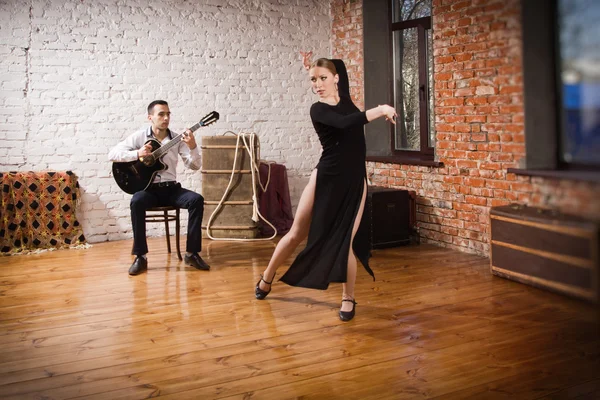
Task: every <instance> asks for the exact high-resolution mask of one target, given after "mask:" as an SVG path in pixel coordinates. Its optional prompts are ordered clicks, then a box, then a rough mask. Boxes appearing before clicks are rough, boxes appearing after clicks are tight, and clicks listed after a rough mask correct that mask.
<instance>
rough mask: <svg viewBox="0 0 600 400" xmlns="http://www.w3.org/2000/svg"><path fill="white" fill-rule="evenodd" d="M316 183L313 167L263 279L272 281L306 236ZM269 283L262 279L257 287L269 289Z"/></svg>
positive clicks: (315, 171) (315, 172)
mask: <svg viewBox="0 0 600 400" xmlns="http://www.w3.org/2000/svg"><path fill="white" fill-rule="evenodd" d="M316 183H317V170H316V169H315V170H314V171H313V172H312V174H311V175H310V179H309V180H308V184H307V185H306V187H305V188H304V191H303V192H302V196H300V202H299V203H298V209H297V210H296V215H295V216H294V223H293V224H292V228H291V229H290V231H289V232H288V233H287V234H286V235H285V236H284V237H282V238H281V240H280V241H279V243H277V247H275V251H274V252H273V255H272V256H271V261H269V265H268V266H267V269H266V270H265V272H264V273H263V277H264V280H265V281H267V282H272V281H273V278H274V277H275V273H276V272H277V268H279V266H280V265H281V264H283V263H284V262H285V260H287V259H288V257H289V256H291V255H292V253H293V252H294V250H296V247H298V245H299V244H300V243H301V242H302V241H303V240H304V239H306V237H307V236H308V230H309V228H310V221H311V217H312V210H313V204H314V202H315V186H316ZM269 287H270V285H268V284H266V283H265V282H263V281H260V283H259V288H260V289H261V290H265V291H266V290H269Z"/></svg>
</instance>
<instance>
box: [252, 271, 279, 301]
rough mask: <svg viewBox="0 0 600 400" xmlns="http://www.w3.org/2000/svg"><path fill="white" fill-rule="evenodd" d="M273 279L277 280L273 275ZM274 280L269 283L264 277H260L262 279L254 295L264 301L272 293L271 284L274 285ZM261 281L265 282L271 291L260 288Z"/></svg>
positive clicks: (257, 283) (257, 284)
mask: <svg viewBox="0 0 600 400" xmlns="http://www.w3.org/2000/svg"><path fill="white" fill-rule="evenodd" d="M273 279H275V275H273ZM273 279H271V282H267V281H265V280H264V277H263V276H262V275H261V276H260V279H259V280H258V282H256V289H255V290H254V295H255V296H256V298H257V299H258V300H264V299H265V297H267V295H268V294H269V293H271V288H272V287H273V286H272V285H271V284H272V283H273ZM260 281H263V282H264V283H266V284H267V285H269V290H262V289H261V288H260Z"/></svg>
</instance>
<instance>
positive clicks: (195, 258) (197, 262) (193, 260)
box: [183, 253, 210, 271]
mask: <svg viewBox="0 0 600 400" xmlns="http://www.w3.org/2000/svg"><path fill="white" fill-rule="evenodd" d="M183 260H184V261H185V263H186V264H187V265H191V266H192V267H194V268H196V269H200V270H202V271H208V270H210V265H208V264H207V263H206V262H204V260H203V259H202V258H201V257H200V256H199V255H198V253H193V254H192V255H191V256H188V255H187V254H186V255H185V256H184V257H183Z"/></svg>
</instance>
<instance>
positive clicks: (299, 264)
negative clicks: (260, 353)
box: [255, 58, 396, 321]
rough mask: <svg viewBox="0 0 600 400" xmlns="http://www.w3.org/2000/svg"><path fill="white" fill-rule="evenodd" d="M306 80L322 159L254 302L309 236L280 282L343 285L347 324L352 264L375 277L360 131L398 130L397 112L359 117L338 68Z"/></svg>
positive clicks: (316, 68) (327, 65) (382, 110)
mask: <svg viewBox="0 0 600 400" xmlns="http://www.w3.org/2000/svg"><path fill="white" fill-rule="evenodd" d="M309 76H310V80H311V84H312V89H313V92H314V93H315V94H318V96H319V101H318V102H316V103H314V104H313V105H312V107H311V109H310V117H311V119H312V122H313V126H314V127H315V130H316V132H317V134H318V135H319V140H320V142H321V146H322V147H323V152H322V154H321V158H320V160H319V163H318V164H317V166H316V168H315V170H314V171H313V172H312V174H311V176H310V180H309V182H308V185H307V186H306V188H305V189H304V191H303V192H302V196H301V197H300V202H299V203H298V209H297V211H296V216H295V219H294V223H293V225H292V228H291V229H290V231H289V232H288V233H287V234H286V235H285V236H284V237H283V238H282V239H281V240H280V241H279V243H278V244H277V247H276V249H275V251H274V252H273V256H272V257H271V261H270V262H269V265H268V267H267V269H266V270H265V272H264V274H263V275H261V279H260V280H259V281H258V283H257V284H256V289H255V295H256V298H257V299H259V300H262V299H264V298H265V297H266V296H267V295H268V294H269V293H270V291H271V283H272V282H273V278H274V277H275V273H276V272H277V268H278V267H279V266H280V265H281V264H282V263H283V262H284V261H285V260H286V259H287V258H288V257H289V256H290V255H291V254H292V252H293V251H294V250H295V249H296V247H297V246H298V245H299V244H300V242H302V241H303V240H304V239H305V238H306V237H307V236H308V241H307V244H306V248H305V249H304V250H302V252H300V254H298V256H297V257H296V259H295V260H294V262H293V263H292V265H291V266H290V268H289V269H288V271H287V272H286V273H285V274H284V275H283V276H282V277H281V279H280V280H281V281H282V282H285V283H287V284H288V285H292V286H300V287H306V288H312V289H327V288H328V286H329V283H331V282H342V283H343V285H342V287H343V293H342V305H341V308H340V313H339V316H340V319H341V320H342V321H349V320H351V319H352V318H353V317H354V311H355V305H356V302H355V300H354V283H355V281H356V269H357V262H356V257H358V259H359V260H360V261H361V263H362V264H363V266H364V267H365V269H366V270H367V272H368V273H369V274H370V275H371V276H373V271H371V268H369V264H368V261H369V255H370V254H369V253H370V249H369V244H368V236H367V231H366V228H367V227H366V226H362V225H361V224H360V221H361V218H362V215H363V209H364V204H365V198H366V192H367V182H366V167H365V157H366V146H365V138H364V132H363V126H364V125H365V124H366V123H368V122H370V121H372V120H374V119H377V118H380V117H385V118H386V119H387V120H388V121H390V122H392V123H395V118H396V111H395V110H394V108H393V107H390V106H388V105H381V106H378V107H375V108H372V109H370V110H367V111H363V112H361V111H360V110H359V109H358V108H356V106H355V105H354V103H352V100H351V98H350V90H349V83H348V77H347V73H346V68H345V66H344V63H343V62H342V61H341V60H329V59H326V58H320V59H318V60H317V61H315V62H314V63H313V64H312V66H311V68H310V70H309Z"/></svg>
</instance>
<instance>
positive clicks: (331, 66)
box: [310, 58, 337, 75]
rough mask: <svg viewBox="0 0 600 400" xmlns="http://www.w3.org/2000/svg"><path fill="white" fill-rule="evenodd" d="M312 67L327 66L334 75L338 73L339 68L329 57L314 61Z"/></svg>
mask: <svg viewBox="0 0 600 400" xmlns="http://www.w3.org/2000/svg"><path fill="white" fill-rule="evenodd" d="M310 67H311V68H314V67H322V68H327V69H328V70H329V72H331V73H332V74H333V75H336V74H337V69H336V68H335V64H334V63H333V61H331V60H330V59H328V58H319V59H318V60H317V61H315V62H314V63H312V65H311V66H310Z"/></svg>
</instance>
